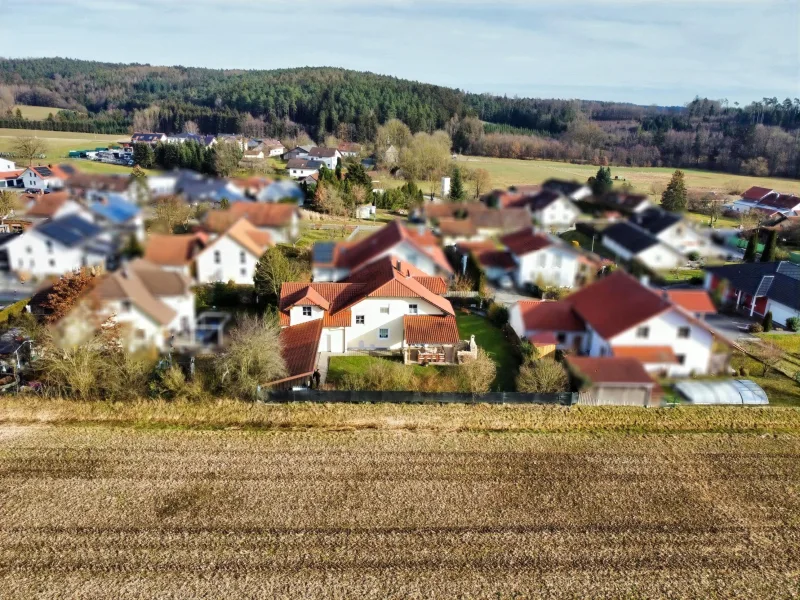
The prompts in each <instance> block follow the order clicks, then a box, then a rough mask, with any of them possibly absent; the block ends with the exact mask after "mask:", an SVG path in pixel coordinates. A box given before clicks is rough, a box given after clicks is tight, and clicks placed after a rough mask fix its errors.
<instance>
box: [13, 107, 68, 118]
mask: <svg viewBox="0 0 800 600" xmlns="http://www.w3.org/2000/svg"><path fill="white" fill-rule="evenodd" d="M17 109H19V110H20V112H21V113H22V116H23V117H25V118H26V119H29V120H31V121H44V120H45V119H47V117H48V116H49V115H51V114H52V115H53V116H54V117H55V116H56V115H57V114H58V111H60V110H61V109H60V108H55V107H53V106H28V105H27V104H17V105H16V106H14V108H12V109H11V110H13V111H14V113H16V112H17Z"/></svg>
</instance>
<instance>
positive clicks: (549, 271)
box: [500, 227, 601, 288]
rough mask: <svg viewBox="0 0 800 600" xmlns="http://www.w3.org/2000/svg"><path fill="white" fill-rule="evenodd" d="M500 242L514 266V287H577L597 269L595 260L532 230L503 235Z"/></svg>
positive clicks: (572, 247) (587, 280)
mask: <svg viewBox="0 0 800 600" xmlns="http://www.w3.org/2000/svg"><path fill="white" fill-rule="evenodd" d="M500 243H501V244H502V245H503V246H505V247H506V250H507V251H508V252H509V253H510V254H511V257H512V258H513V260H514V263H515V264H516V268H515V269H514V278H515V281H516V284H517V286H518V287H520V288H522V287H526V286H539V287H543V286H556V287H566V288H573V287H580V286H582V285H584V284H586V283H587V282H589V281H591V279H593V277H594V275H595V274H596V273H597V271H598V270H599V269H600V262H601V261H600V259H599V257H593V256H590V255H588V254H587V253H585V252H583V251H581V250H579V249H578V248H575V247H574V246H570V245H569V244H566V243H565V242H564V241H563V240H561V239H560V238H558V237H556V236H554V235H550V234H545V233H539V232H536V231H534V230H533V229H532V228H530V227H526V228H525V229H520V230H519V231H515V232H514V233H510V234H508V235H504V236H503V237H501V238H500Z"/></svg>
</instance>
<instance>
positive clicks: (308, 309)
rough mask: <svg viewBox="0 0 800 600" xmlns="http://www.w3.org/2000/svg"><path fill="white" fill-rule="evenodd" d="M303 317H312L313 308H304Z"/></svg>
mask: <svg viewBox="0 0 800 600" xmlns="http://www.w3.org/2000/svg"><path fill="white" fill-rule="evenodd" d="M303 316H304V317H310V316H311V307H310V306H304V307H303Z"/></svg>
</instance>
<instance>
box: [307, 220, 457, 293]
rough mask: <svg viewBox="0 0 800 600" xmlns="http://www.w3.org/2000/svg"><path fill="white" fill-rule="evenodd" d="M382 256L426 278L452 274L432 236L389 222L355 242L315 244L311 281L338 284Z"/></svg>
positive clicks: (418, 229) (435, 239) (416, 229)
mask: <svg viewBox="0 0 800 600" xmlns="http://www.w3.org/2000/svg"><path fill="white" fill-rule="evenodd" d="M386 256H395V257H397V258H399V259H401V260H402V261H403V262H406V263H408V264H410V265H412V266H413V267H416V268H417V269H419V270H420V271H422V272H424V273H426V274H427V275H434V276H443V277H450V276H451V275H452V274H453V269H452V267H451V266H450V263H449V262H448V261H447V257H446V256H445V255H444V252H443V251H442V249H441V247H440V246H439V240H438V239H437V238H436V236H434V235H433V233H431V232H430V231H429V230H427V229H426V228H425V227H420V228H410V227H406V226H404V225H403V224H402V223H400V222H399V221H392V222H390V223H388V224H387V225H386V226H384V227H382V228H381V229H379V230H378V231H376V232H375V233H373V234H372V235H370V236H369V237H366V238H364V239H363V240H360V241H357V242H338V243H333V242H329V243H325V242H318V243H316V244H315V245H314V251H313V253H312V269H313V274H314V281H315V282H316V281H341V280H343V279H345V278H347V277H348V275H350V273H353V272H355V271H357V270H359V269H361V268H363V267H365V266H366V265H368V264H370V263H372V262H375V261H376V260H379V259H381V258H384V257H386Z"/></svg>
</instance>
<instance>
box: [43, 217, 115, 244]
mask: <svg viewBox="0 0 800 600" xmlns="http://www.w3.org/2000/svg"><path fill="white" fill-rule="evenodd" d="M36 230H37V231H39V232H40V233H41V234H42V235H46V236H47V237H49V238H51V239H53V240H55V241H57V242H58V243H60V244H62V245H64V246H67V247H68V248H73V247H75V246H79V245H80V244H82V243H84V242H85V241H86V240H89V239H91V238H93V237H95V236H96V235H98V234H99V233H100V232H101V231H103V230H102V229H100V227H98V226H97V225H95V224H94V223H90V222H89V221H87V220H86V219H83V218H81V217H79V216H78V215H75V214H72V215H67V216H65V217H61V218H60V219H55V220H54V221H48V222H47V223H44V224H42V225H39V227H37V228H36Z"/></svg>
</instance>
